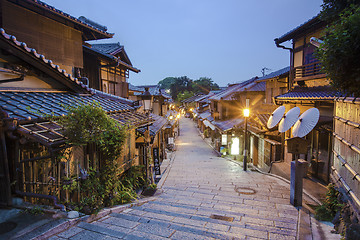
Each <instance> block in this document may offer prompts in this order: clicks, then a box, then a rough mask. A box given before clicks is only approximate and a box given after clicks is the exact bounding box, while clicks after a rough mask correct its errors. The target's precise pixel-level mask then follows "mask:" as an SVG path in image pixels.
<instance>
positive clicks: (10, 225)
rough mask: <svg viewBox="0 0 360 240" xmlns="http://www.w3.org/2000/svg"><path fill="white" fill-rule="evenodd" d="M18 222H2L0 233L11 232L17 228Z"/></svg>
mask: <svg viewBox="0 0 360 240" xmlns="http://www.w3.org/2000/svg"><path fill="white" fill-rule="evenodd" d="M16 226H17V224H16V223H14V222H2V223H0V234H4V233H7V232H10V231H12V230H14V229H15V228H16Z"/></svg>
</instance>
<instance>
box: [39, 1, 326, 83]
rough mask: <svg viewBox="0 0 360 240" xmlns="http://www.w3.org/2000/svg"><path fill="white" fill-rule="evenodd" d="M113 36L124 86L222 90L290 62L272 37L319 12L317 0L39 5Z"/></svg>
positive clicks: (287, 53)
mask: <svg viewBox="0 0 360 240" xmlns="http://www.w3.org/2000/svg"><path fill="white" fill-rule="evenodd" d="M44 2H45V3H47V4H49V5H51V6H54V7H55V8H58V9H59V10H62V11H64V12H66V13H68V14H70V15H72V16H74V17H80V16H85V17H87V18H89V19H91V20H93V21H95V22H97V23H99V24H101V25H105V26H107V28H108V32H111V33H115V35H114V37H113V38H112V39H109V40H106V41H92V42H90V43H104V42H120V44H121V45H124V46H125V50H126V52H127V54H128V55H129V57H130V60H131V61H132V64H133V66H134V67H136V68H139V69H140V70H141V72H140V73H138V74H136V73H133V72H131V73H130V78H129V82H130V83H131V84H134V85H145V84H156V83H158V82H159V81H160V80H162V79H164V78H166V77H180V76H188V77H189V78H191V79H194V80H196V79H198V78H200V77H209V78H212V80H213V81H214V82H215V83H217V84H218V85H220V86H226V85H227V84H228V83H234V82H241V81H244V80H247V79H249V78H252V77H254V76H262V74H261V69H262V68H264V67H266V68H269V69H271V70H270V71H267V73H270V72H272V71H276V70H279V69H281V68H284V67H286V66H288V65H289V52H288V51H287V50H283V49H280V48H277V47H276V46H275V44H274V39H275V38H277V37H280V36H281V35H283V34H285V33H286V32H288V31H290V30H292V29H294V28H295V27H297V26H298V25H300V24H302V23H304V22H305V21H307V20H308V19H310V18H312V17H313V16H315V15H317V14H318V13H319V11H320V10H321V4H322V1H321V0H301V1H300V0H251V1H245V0H116V1H115V0H112V1H110V0H103V1H99V0H76V1H74V0H44Z"/></svg>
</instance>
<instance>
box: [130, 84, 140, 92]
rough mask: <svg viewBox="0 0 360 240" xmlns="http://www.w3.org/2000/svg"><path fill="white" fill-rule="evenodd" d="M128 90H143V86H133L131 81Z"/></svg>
mask: <svg viewBox="0 0 360 240" xmlns="http://www.w3.org/2000/svg"><path fill="white" fill-rule="evenodd" d="M129 90H130V91H136V92H142V91H144V89H143V88H140V87H137V86H134V85H132V84H131V83H129Z"/></svg>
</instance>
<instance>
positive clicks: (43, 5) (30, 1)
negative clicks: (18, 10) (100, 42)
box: [20, 0, 114, 40]
mask: <svg viewBox="0 0 360 240" xmlns="http://www.w3.org/2000/svg"><path fill="white" fill-rule="evenodd" d="M20 2H21V1H20ZM23 2H26V3H28V4H31V5H34V6H36V7H37V8H38V9H43V10H45V11H48V12H50V13H51V14H54V15H55V16H58V17H61V18H64V19H65V21H70V22H73V23H74V24H76V25H78V26H81V27H84V28H86V29H89V30H91V31H93V32H96V33H97V34H98V35H100V36H101V38H111V37H112V36H113V35H114V34H113V33H108V32H106V31H104V30H102V29H99V28H97V27H95V26H94V25H91V24H88V23H86V22H84V21H81V20H80V19H78V18H75V17H73V16H71V15H69V14H67V13H65V12H63V11H61V10H59V9H56V8H54V7H53V6H50V5H48V4H46V3H44V2H42V1H39V0H26V1H23ZM23 6H26V5H25V4H24V5H23ZM29 9H30V10H34V9H33V8H29ZM38 11H39V12H41V13H42V14H43V11H41V10H38ZM44 15H45V14H44ZM90 35H91V34H90ZM90 35H89V36H90ZM92 35H94V34H92ZM95 39H98V38H94V39H86V40H95Z"/></svg>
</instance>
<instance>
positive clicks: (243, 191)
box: [235, 187, 256, 195]
mask: <svg viewBox="0 0 360 240" xmlns="http://www.w3.org/2000/svg"><path fill="white" fill-rule="evenodd" d="M235 192H238V193H240V194H246V195H252V194H255V193H256V190H255V189H252V188H248V187H235Z"/></svg>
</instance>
